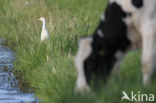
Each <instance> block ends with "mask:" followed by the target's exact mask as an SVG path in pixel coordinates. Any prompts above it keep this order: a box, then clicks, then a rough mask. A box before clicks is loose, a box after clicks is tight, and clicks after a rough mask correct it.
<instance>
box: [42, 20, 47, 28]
mask: <svg viewBox="0 0 156 103" xmlns="http://www.w3.org/2000/svg"><path fill="white" fill-rule="evenodd" d="M42 29H46V22H45V21H43V24H42Z"/></svg>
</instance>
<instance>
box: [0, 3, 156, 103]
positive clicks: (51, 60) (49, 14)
mask: <svg viewBox="0 0 156 103" xmlns="http://www.w3.org/2000/svg"><path fill="white" fill-rule="evenodd" d="M25 1H26V0H1V1H0V38H3V39H5V43H4V45H6V46H9V47H10V48H12V49H13V50H14V51H15V55H16V61H15V63H14V64H15V69H16V71H17V72H16V73H17V75H19V74H20V76H19V78H22V79H20V80H21V82H23V83H22V84H23V85H22V84H21V87H22V86H30V87H31V88H35V89H34V92H35V94H36V96H37V97H38V98H40V100H41V101H40V102H43V103H120V102H121V97H122V91H123V90H125V91H126V92H127V93H130V91H135V92H136V93H137V92H138V91H141V93H153V94H156V88H155V87H156V82H155V81H156V77H154V79H153V83H152V85H151V86H150V87H149V88H148V89H146V88H144V87H143V86H142V83H141V81H142V79H141V77H142V74H141V66H140V65H141V63H140V55H141V51H136V52H131V53H129V54H128V55H127V56H126V57H125V59H124V62H123V63H122V65H121V69H120V75H119V78H115V79H111V80H110V81H109V82H108V83H107V84H101V85H98V86H97V88H96V89H95V90H94V93H95V94H94V95H92V94H88V95H85V96H81V95H75V93H74V87H75V80H76V70H75V67H74V64H73V60H74V56H75V54H76V51H77V42H78V40H79V38H80V37H81V36H86V35H90V34H92V32H93V31H94V29H95V28H96V26H97V25H98V22H99V19H100V15H101V13H103V10H104V9H105V6H106V3H107V1H106V0H27V1H28V2H29V4H26V3H25ZM41 16H44V17H45V18H46V21H47V28H48V31H49V34H50V37H51V38H50V40H49V41H46V42H44V43H41V42H40V32H41V23H40V22H39V21H37V19H38V18H39V17H41ZM25 82H27V83H28V84H27V85H26V84H25ZM123 103H129V102H128V101H124V102H123ZM147 103H149V102H147Z"/></svg>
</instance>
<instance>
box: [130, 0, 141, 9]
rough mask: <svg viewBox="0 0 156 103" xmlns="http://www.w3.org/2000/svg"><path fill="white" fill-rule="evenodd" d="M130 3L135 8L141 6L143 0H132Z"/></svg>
mask: <svg viewBox="0 0 156 103" xmlns="http://www.w3.org/2000/svg"><path fill="white" fill-rule="evenodd" d="M132 4H133V5H134V6H135V7H136V8H141V7H142V6H143V0H132Z"/></svg>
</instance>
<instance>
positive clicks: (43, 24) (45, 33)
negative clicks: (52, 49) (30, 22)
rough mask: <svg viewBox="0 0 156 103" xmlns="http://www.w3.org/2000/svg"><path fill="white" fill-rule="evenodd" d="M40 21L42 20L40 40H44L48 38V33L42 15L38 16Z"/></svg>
mask: <svg viewBox="0 0 156 103" xmlns="http://www.w3.org/2000/svg"><path fill="white" fill-rule="evenodd" d="M39 20H40V21H42V31H41V41H44V40H46V39H48V38H49V33H48V31H47V29H46V21H45V18H44V17H40V18H39Z"/></svg>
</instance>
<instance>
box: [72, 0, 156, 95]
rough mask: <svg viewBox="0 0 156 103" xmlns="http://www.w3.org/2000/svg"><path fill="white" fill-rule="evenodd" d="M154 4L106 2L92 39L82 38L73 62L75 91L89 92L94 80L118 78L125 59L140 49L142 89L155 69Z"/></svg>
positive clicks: (142, 0) (148, 0) (153, 0)
mask: <svg viewBox="0 0 156 103" xmlns="http://www.w3.org/2000/svg"><path fill="white" fill-rule="evenodd" d="M155 10H156V0H109V3H108V6H107V8H106V11H105V14H104V15H103V16H102V19H101V21H100V24H99V26H98V27H97V29H96V30H95V32H94V33H93V35H91V36H88V37H84V38H81V39H80V41H79V49H78V53H77V56H76V60H75V65H76V68H77V72H78V78H77V82H76V90H77V91H79V92H81V91H84V90H89V84H90V80H91V79H92V78H93V77H96V78H98V79H103V80H104V81H105V80H106V79H107V77H108V76H109V75H110V74H113V75H114V74H117V73H118V69H119V67H120V62H121V61H122V59H123V57H124V55H125V54H126V53H127V52H128V51H130V50H136V49H139V48H142V50H143V53H142V72H143V83H144V85H145V86H147V85H149V84H150V81H151V76H152V73H153V71H154V68H155V67H156V63H155V62H156V45H155V43H156V14H155V13H156V11H155Z"/></svg>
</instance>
